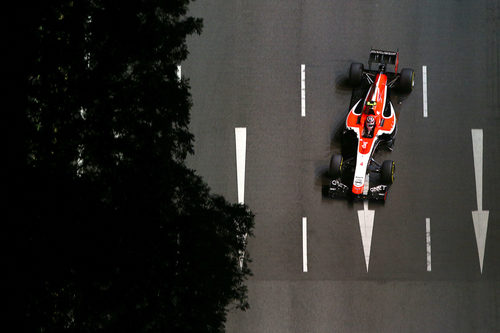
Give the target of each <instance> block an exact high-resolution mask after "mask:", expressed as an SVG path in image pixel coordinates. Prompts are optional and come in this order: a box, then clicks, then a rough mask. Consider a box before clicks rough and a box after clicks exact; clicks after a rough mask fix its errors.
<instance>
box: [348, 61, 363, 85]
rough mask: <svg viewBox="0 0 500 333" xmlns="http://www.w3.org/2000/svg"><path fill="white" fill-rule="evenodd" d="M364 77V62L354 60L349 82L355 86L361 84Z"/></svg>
mask: <svg viewBox="0 0 500 333" xmlns="http://www.w3.org/2000/svg"><path fill="white" fill-rule="evenodd" d="M362 79H363V64H361V63H359V62H353V63H352V64H351V68H350V69H349V84H350V85H351V86H353V87H357V86H359V85H360V84H361V80H362Z"/></svg>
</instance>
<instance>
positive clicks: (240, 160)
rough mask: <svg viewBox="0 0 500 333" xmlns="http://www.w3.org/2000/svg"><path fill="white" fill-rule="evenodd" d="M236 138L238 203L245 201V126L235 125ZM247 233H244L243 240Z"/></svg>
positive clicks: (241, 265)
mask: <svg viewBox="0 0 500 333" xmlns="http://www.w3.org/2000/svg"><path fill="white" fill-rule="evenodd" d="M234 136H235V139H236V180H237V183H238V203H240V204H244V203H245V159H246V151H247V128H246V127H236V128H235V129H234ZM246 240H247V235H246V234H245V242H246ZM244 259H245V252H243V251H242V252H241V253H240V268H243V260H244Z"/></svg>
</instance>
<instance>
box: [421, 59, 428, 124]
mask: <svg viewBox="0 0 500 333" xmlns="http://www.w3.org/2000/svg"><path fill="white" fill-rule="evenodd" d="M422 89H423V99H424V100H423V108H424V118H427V66H422Z"/></svg>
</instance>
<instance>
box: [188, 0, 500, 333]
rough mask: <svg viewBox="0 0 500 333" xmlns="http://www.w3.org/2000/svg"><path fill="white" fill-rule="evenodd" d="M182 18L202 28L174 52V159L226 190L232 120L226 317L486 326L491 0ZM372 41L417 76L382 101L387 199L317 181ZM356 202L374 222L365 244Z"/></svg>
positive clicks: (499, 241) (375, 325) (395, 327)
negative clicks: (232, 233)
mask: <svg viewBox="0 0 500 333" xmlns="http://www.w3.org/2000/svg"><path fill="white" fill-rule="evenodd" d="M191 14H192V15H195V16H199V17H202V18H203V19H204V31H203V33H202V35H201V36H194V37H192V38H190V39H189V44H188V45H189V50H190V56H189V59H188V61H186V63H184V64H182V73H183V76H184V77H185V78H188V79H189V80H190V83H191V86H192V95H193V102H194V107H193V110H192V124H191V130H192V132H193V133H194V135H195V138H196V139H195V140H196V142H195V156H194V157H192V158H191V159H190V160H189V165H190V166H191V167H192V168H194V169H196V170H197V171H198V173H199V174H201V175H202V176H203V177H204V179H205V181H207V183H208V184H209V186H210V187H211V188H212V190H213V191H214V192H215V193H220V194H223V195H224V196H225V197H226V198H227V199H228V200H230V201H233V202H237V201H238V195H237V191H238V189H237V181H236V179H237V166H236V144H235V128H237V127H244V128H246V133H247V135H246V145H245V147H246V163H245V164H246V167H245V176H244V177H245V187H244V191H245V192H244V193H245V197H244V201H245V203H246V204H248V205H249V207H250V208H251V209H252V211H253V212H254V213H255V214H256V219H255V237H253V238H250V240H249V244H248V251H249V253H250V255H251V257H252V259H253V262H252V263H251V265H250V267H251V269H252V271H253V274H254V275H253V276H252V277H251V278H250V279H249V280H248V283H247V284H248V288H249V302H250V309H249V310H247V311H246V312H241V311H231V312H230V314H229V317H228V322H227V331H228V332H275V333H278V332H419V333H421V332H500V205H499V204H498V202H499V201H500V196H499V191H498V188H499V186H500V173H499V172H498V167H497V165H499V164H500V148H499V147H500V135H499V131H500V104H499V91H500V87H499V79H500V70H499V59H500V51H499V45H500V44H499V25H500V24H499V22H500V16H499V15H500V5H499V2H498V0H478V1H465V0H463V1H451V0H442V1H430V0H427V1H396V0H394V1H388V0H387V1H375V2H372V1H361V0H357V1H324V0H314V1H313V0H311V1H291V0H289V1H285V0H281V1H278V0H276V1H266V0H252V1H243V0H234V1H226V0H212V1H201V0H199V1H197V2H195V3H194V4H193V5H192V7H191ZM371 47H373V48H379V49H386V50H396V49H399V51H400V68H402V67H411V68H413V69H414V70H415V75H416V76H415V87H414V90H413V92H412V93H411V94H410V95H409V96H400V97H395V98H393V103H394V105H395V107H396V109H397V112H398V115H399V118H398V135H397V139H396V144H395V147H394V151H393V152H384V153H380V154H378V155H376V156H375V157H376V159H377V160H384V159H392V160H394V161H396V166H397V173H396V181H395V183H394V185H393V186H392V187H391V189H390V192H389V197H388V199H387V202H386V203H385V205H381V204H375V203H372V202H370V203H369V204H368V207H366V206H365V205H364V203H363V202H354V203H349V202H347V201H344V200H330V199H326V198H324V197H323V196H322V194H321V187H322V184H324V182H325V179H324V178H325V177H324V174H325V171H326V170H327V168H328V163H329V158H330V156H331V154H332V153H333V152H336V151H338V149H339V145H338V143H337V141H336V140H335V132H336V131H337V129H338V128H339V126H341V124H342V122H343V121H344V119H345V115H346V112H347V109H348V107H349V102H350V98H351V89H350V88H348V87H346V86H345V84H344V82H345V79H346V75H347V71H348V68H349V65H350V63H351V62H353V61H356V62H363V63H365V64H366V60H367V59H368V53H369V51H370V48H371ZM301 65H305V81H304V83H305V104H304V106H305V110H303V109H302V100H301V88H302V84H301ZM424 66H425V69H424ZM424 70H425V71H426V74H427V75H426V81H427V82H426V83H427V85H426V88H427V89H426V91H427V93H426V94H424V82H423V81H424V76H423V71H424ZM425 100H426V103H425ZM425 107H427V110H426V112H427V115H426V117H424V108H425ZM304 111H305V116H302V112H304ZM473 129H474V130H478V131H474V133H475V134H474V135H476V134H477V135H478V136H477V138H476V137H475V138H476V139H477V140H476V145H475V147H474V146H473V131H472V130H473ZM481 134H482V140H480V139H479V136H480V135H481ZM480 143H482V149H481V146H480ZM474 150H475V152H474ZM481 152H482V156H481ZM474 154H476V158H477V163H478V164H477V165H476V166H475V164H474ZM481 163H482V167H481ZM481 171H482V172H481ZM481 183H482V186H481ZM479 206H480V207H479ZM365 210H366V211H373V213H371V214H372V215H373V214H374V220H373V229H372V234H371V237H369V236H370V235H369V232H368V233H366V234H365V235H364V236H363V237H365V241H364V242H363V240H362V234H361V232H360V231H361V229H363V228H362V227H361V226H360V225H361V224H360V222H361V221H360V219H359V218H360V216H358V215H363V214H364V211H365ZM358 211H361V213H360V214H358ZM473 211H479V213H476V214H479V215H481V216H482V218H481V219H479V221H477V226H476V228H477V229H475V226H474V222H473V216H472V212H473ZM484 211H488V212H489V215H488V216H487V219H486V217H485V216H484V215H485V214H486V213H482V212H484ZM363 216H365V215H363ZM304 217H305V218H306V219H307V226H306V228H305V230H304V229H303V218H304ZM427 227H429V228H430V230H428V229H427ZM304 231H305V233H304ZM485 231H486V236H481V234H483V235H484V232H485ZM304 236H305V239H306V240H307V246H306V247H304V245H305V244H304V242H303V241H304V238H303V237H304ZM478 237H479V238H478ZM481 237H482V239H484V240H485V241H482V240H481ZM370 241H371V242H370ZM363 244H365V245H364V246H365V247H363ZM478 244H479V248H481V247H482V245H481V244H484V255H483V254H481V252H483V250H480V249H478ZM305 250H307V254H306V253H305ZM367 251H369V253H367ZM367 254H369V256H368V255H367ZM482 258H484V259H482ZM305 260H307V267H305V262H304V261H305ZM481 261H482V270H481V264H480V263H481ZM367 264H368V266H367ZM305 268H307V271H306V272H305ZM367 268H368V269H367Z"/></svg>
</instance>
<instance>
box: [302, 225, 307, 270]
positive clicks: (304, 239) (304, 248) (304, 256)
mask: <svg viewBox="0 0 500 333" xmlns="http://www.w3.org/2000/svg"><path fill="white" fill-rule="evenodd" d="M302 271H304V272H307V217H303V218H302Z"/></svg>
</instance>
